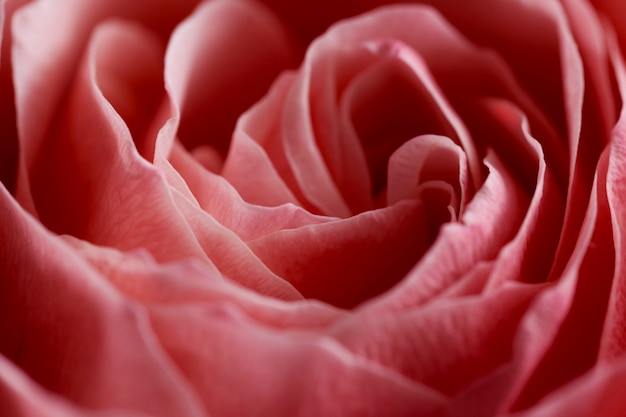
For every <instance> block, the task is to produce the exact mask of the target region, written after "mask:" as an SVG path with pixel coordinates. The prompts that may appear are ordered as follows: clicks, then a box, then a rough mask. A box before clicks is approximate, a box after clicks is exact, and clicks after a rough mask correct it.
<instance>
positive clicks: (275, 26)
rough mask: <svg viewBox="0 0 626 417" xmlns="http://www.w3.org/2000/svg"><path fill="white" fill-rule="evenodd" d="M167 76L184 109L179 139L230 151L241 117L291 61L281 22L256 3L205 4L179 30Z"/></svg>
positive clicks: (172, 42)
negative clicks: (236, 124)
mask: <svg viewBox="0 0 626 417" xmlns="http://www.w3.org/2000/svg"><path fill="white" fill-rule="evenodd" d="M166 61H167V63H166V74H165V76H166V80H167V83H168V90H169V91H170V94H171V98H172V100H173V101H174V103H175V104H176V105H177V106H178V107H179V111H180V125H179V128H178V137H179V138H180V140H181V141H182V143H183V144H184V145H185V146H186V147H187V148H188V149H190V150H191V149H193V148H195V147H196V146H198V145H210V146H212V147H214V148H215V149H216V150H217V151H218V152H219V153H220V154H221V155H222V156H224V155H226V151H227V150H228V147H229V143H230V138H231V135H232V131H233V129H234V127H235V122H236V120H237V118H238V117H239V115H240V114H241V113H242V112H243V111H245V110H246V109H247V108H248V107H250V105H252V104H253V103H254V102H255V101H256V100H258V98H259V97H261V96H262V95H263V94H264V93H265V92H266V91H267V89H268V87H269V86H270V83H271V82H272V81H273V80H274V78H275V77H276V76H277V75H278V73H279V72H280V71H281V70H283V69H285V68H286V67H288V66H289V65H290V64H291V52H290V47H289V41H288V39H287V36H286V33H285V32H284V31H283V30H282V28H281V24H280V22H279V21H278V20H277V19H276V18H275V17H274V16H273V15H272V14H271V13H270V12H269V11H268V10H267V9H265V8H264V7H262V6H261V5H260V4H259V3H257V2H254V1H244V0H235V1H233V0H227V1H225V0H217V1H207V2H204V3H202V4H201V5H200V6H199V7H198V8H197V9H196V10H195V11H194V12H193V14H192V15H191V16H190V18H189V19H187V20H186V21H184V22H183V23H181V24H180V25H179V26H178V27H177V29H176V31H175V32H174V34H173V36H172V38H171V40H170V43H169V46H168V53H167V57H166Z"/></svg>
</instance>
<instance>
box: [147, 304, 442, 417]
mask: <svg viewBox="0 0 626 417" xmlns="http://www.w3.org/2000/svg"><path fill="white" fill-rule="evenodd" d="M151 317H152V324H153V326H154V328H155V330H156V333H157V334H158V337H159V339H160V341H161V343H162V344H163V346H164V347H165V349H167V351H168V352H169V354H170V355H171V356H172V358H173V359H174V361H175V362H176V364H177V365H178V366H179V367H180V369H181V370H182V372H183V373H184V374H185V375H186V377H187V378H188V379H189V381H191V383H192V384H194V386H195V387H196V389H197V391H198V392H199V393H200V394H201V396H202V398H203V399H204V401H205V406H206V408H207V410H208V411H209V413H212V414H214V415H219V416H240V415H260V416H268V417H269V416H272V417H274V416H277V417H280V416H285V417H287V416H289V417H291V416H327V415H337V416H380V415H387V414H389V415H393V416H415V415H420V416H437V415H440V413H441V412H442V407H443V406H444V404H445V402H444V398H443V397H442V396H441V395H439V394H438V393H436V392H434V391H433V390H430V389H428V388H426V387H422V386H419V385H417V384H413V383H411V381H409V380H407V379H406V378H402V377H401V376H400V375H398V374H396V373H394V372H391V371H389V370H388V369H386V368H383V367H381V366H379V365H377V364H375V363H372V362H369V361H367V360H364V359H361V358H359V357H356V356H354V355H352V354H351V353H350V352H348V351H347V350H346V349H344V348H342V347H341V346H340V345H339V344H338V343H336V342H334V341H333V340H332V339H330V338H327V337H324V336H320V335H318V334H313V333H304V332H292V333H277V332H276V331H274V330H272V329H271V328H267V327H263V326H259V325H257V324H256V323H254V321H253V319H250V318H248V317H247V316H245V314H243V313H242V312H241V311H240V310H239V309H238V308H236V307H235V306H234V305H232V304H230V303H220V304H215V305H211V306H188V307H185V308H166V307H159V308H157V307H155V308H152V309H151Z"/></svg>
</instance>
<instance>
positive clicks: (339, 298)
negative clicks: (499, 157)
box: [248, 200, 449, 307]
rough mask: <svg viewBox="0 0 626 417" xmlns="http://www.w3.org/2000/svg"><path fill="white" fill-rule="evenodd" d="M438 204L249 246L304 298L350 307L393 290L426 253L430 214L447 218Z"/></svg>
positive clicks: (431, 234) (391, 210)
mask: <svg viewBox="0 0 626 417" xmlns="http://www.w3.org/2000/svg"><path fill="white" fill-rule="evenodd" d="M438 204H439V202H437V201H426V200H425V201H411V200H407V201H403V202H400V203H398V204H396V205H394V206H390V207H387V208H384V209H379V210H373V211H368V212H365V213H361V214H360V215H357V216H353V217H350V218H348V219H343V220H336V221H333V222H327V223H322V224H317V225H311V226H307V227H301V228H297V229H289V230H281V231H277V232H274V233H272V234H269V235H267V236H264V237H262V238H259V239H256V240H253V241H250V242H248V244H249V246H250V248H251V249H252V250H253V251H254V253H255V254H256V255H257V256H258V257H259V258H260V259H261V260H262V261H263V262H264V263H265V264H266V265H267V266H268V268H270V269H271V270H272V271H274V273H276V274H277V275H279V276H281V277H283V278H284V279H285V280H287V281H289V282H290V283H292V284H293V285H294V286H295V287H296V288H297V289H298V290H299V291H300V292H301V293H302V294H303V295H304V296H305V297H307V298H315V299H318V300H323V301H326V302H329V303H331V304H334V305H336V306H341V307H354V306H355V305H356V304H358V303H360V302H362V301H364V300H366V299H368V298H370V297H373V296H375V295H377V294H379V293H381V292H383V291H385V290H387V289H388V288H390V287H391V286H392V285H394V284H396V283H397V282H398V281H399V280H400V279H402V278H403V277H404V275H405V274H406V273H407V272H408V271H409V270H410V269H411V268H412V267H413V265H414V264H415V263H416V262H417V261H418V260H419V258H420V257H421V256H422V254H423V253H424V252H425V251H426V250H427V249H428V247H429V245H430V244H431V242H432V240H433V239H434V238H435V236H436V234H437V230H438V228H439V226H440V224H438V223H437V222H436V220H435V218H434V216H433V215H431V214H430V212H432V213H438V212H441V211H444V212H446V213H447V203H445V204H444V205H443V207H440V206H439V205H438ZM447 220H449V219H447Z"/></svg>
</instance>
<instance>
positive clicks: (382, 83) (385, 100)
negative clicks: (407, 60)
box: [342, 57, 453, 197]
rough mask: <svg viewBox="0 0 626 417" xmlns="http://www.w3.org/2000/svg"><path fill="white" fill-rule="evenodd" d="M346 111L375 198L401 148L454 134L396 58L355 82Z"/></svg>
mask: <svg viewBox="0 0 626 417" xmlns="http://www.w3.org/2000/svg"><path fill="white" fill-rule="evenodd" d="M342 110H343V112H344V114H347V115H348V117H349V121H350V122H351V125H352V126H351V127H352V128H353V129H354V131H355V132H356V134H357V136H358V137H359V139H360V142H361V144H362V146H363V151H364V154H365V157H366V159H367V162H368V165H369V169H370V176H371V183H372V187H371V188H372V194H373V195H374V196H375V197H376V196H379V195H380V194H381V193H382V192H383V190H384V189H385V187H386V184H387V163H388V160H389V157H390V156H391V155H392V153H393V152H394V151H395V150H396V149H398V147H400V146H401V145H402V144H403V143H405V142H406V141H407V140H409V139H411V138H413V137H415V136H418V135H422V134H427V133H428V134H438V135H450V134H453V132H451V131H450V127H449V125H448V124H447V122H446V120H445V118H444V117H443V115H442V114H441V111H440V109H439V108H438V105H437V103H436V102H435V100H434V99H433V97H432V96H431V95H430V94H429V92H428V91H427V90H426V88H425V87H424V85H423V84H422V83H421V82H420V80H419V78H418V77H417V76H416V74H415V73H414V72H412V71H411V69H410V68H409V67H408V66H407V65H405V64H404V63H403V62H402V61H400V60H399V59H397V58H394V57H385V58H382V59H381V60H379V61H378V62H376V63H375V64H373V65H371V66H370V67H369V68H367V69H366V70H364V71H363V72H361V73H360V74H358V75H357V76H356V77H355V78H354V79H353V80H352V82H351V83H350V85H349V86H348V87H347V88H346V91H345V93H344V96H343V97H342Z"/></svg>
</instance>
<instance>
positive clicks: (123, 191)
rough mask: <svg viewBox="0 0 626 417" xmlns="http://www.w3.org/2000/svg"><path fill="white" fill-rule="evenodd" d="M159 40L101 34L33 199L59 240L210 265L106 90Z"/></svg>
mask: <svg viewBox="0 0 626 417" xmlns="http://www.w3.org/2000/svg"><path fill="white" fill-rule="evenodd" d="M151 39H152V38H151V37H149V36H148V35H147V33H146V31H145V29H142V28H141V27H139V26H136V25H133V24H128V23H121V22H112V23H107V24H104V25H102V26H100V27H99V28H98V29H97V30H96V31H95V32H94V36H93V39H92V42H91V43H90V47H89V49H88V52H87V54H86V56H85V58H84V60H83V61H82V65H81V68H80V71H79V72H78V74H77V77H76V79H75V81H74V83H73V85H72V88H71V90H70V93H69V95H68V100H67V102H66V106H65V107H63V108H62V109H61V110H60V111H59V112H58V114H57V121H56V125H55V128H54V129H51V130H50V131H49V132H48V135H47V138H46V141H45V142H44V143H43V144H42V148H41V149H40V152H41V154H40V155H39V156H38V158H37V161H36V162H37V163H36V164H35V165H34V166H33V167H32V171H31V181H32V195H33V198H34V201H35V203H36V205H37V209H38V212H39V215H40V218H41V220H42V222H43V223H44V224H45V225H46V226H47V227H49V228H50V229H52V230H54V231H55V232H58V233H67V234H72V235H74V236H77V237H82V238H85V239H88V240H90V241H93V242H98V243H102V244H107V245H112V246H115V247H118V248H122V249H132V248H136V247H145V248H147V249H149V250H150V251H151V252H152V253H153V254H154V255H155V256H156V257H157V258H158V259H161V260H167V259H175V258H180V257H183V256H197V257H199V258H203V257H204V254H203V252H202V250H201V248H200V246H199V244H198V242H197V241H196V239H195V237H194V235H193V233H192V230H191V229H190V228H189V226H188V225H187V224H186V222H185V220H184V218H183V217H182V216H181V214H180V213H179V212H178V210H177V209H176V207H175V205H174V203H173V201H172V197H171V195H170V192H169V189H168V186H167V184H166V183H165V181H164V179H163V177H162V176H161V175H160V173H159V172H158V171H157V170H156V169H155V168H153V167H152V166H150V165H149V164H148V163H147V162H146V161H145V160H144V159H143V158H141V157H140V155H139V154H138V153H137V151H136V149H135V146H134V143H133V141H132V138H131V135H130V132H129V131H128V129H127V127H126V125H125V123H124V121H123V120H122V119H121V118H120V116H119V115H118V114H117V113H116V111H115V109H114V108H113V107H112V106H111V104H110V103H109V102H108V101H106V97H104V96H103V91H102V90H101V89H100V82H102V81H104V85H107V86H108V85H110V83H111V82H110V81H108V79H109V78H108V77H114V76H115V72H114V71H111V69H115V68H119V67H115V65H114V64H115V59H116V58H117V59H120V58H121V57H124V56H125V53H126V52H132V53H133V54H135V55H136V56H142V51H144V49H143V48H149V47H150V45H152V46H154V44H153V43H150V40H151ZM120 40H123V42H120ZM126 48H128V49H126ZM111 61H113V62H111ZM116 65H119V64H116ZM116 79H117V78H116ZM204 259H205V261H206V262H207V263H209V261H208V259H206V257H204Z"/></svg>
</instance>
